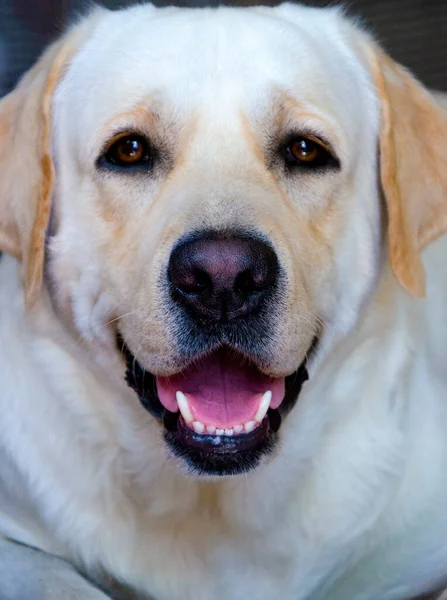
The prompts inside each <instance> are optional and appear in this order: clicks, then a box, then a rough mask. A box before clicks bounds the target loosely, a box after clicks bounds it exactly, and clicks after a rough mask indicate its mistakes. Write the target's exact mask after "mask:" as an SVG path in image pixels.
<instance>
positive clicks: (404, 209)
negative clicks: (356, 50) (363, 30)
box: [371, 48, 447, 298]
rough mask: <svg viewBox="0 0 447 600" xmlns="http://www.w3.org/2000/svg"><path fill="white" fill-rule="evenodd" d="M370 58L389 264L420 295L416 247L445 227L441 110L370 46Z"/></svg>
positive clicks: (445, 129)
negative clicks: (378, 111)
mask: <svg viewBox="0 0 447 600" xmlns="http://www.w3.org/2000/svg"><path fill="white" fill-rule="evenodd" d="M371 60H372V63H373V69H374V74H375V78H376V84H377V89H378V93H379V97H380V101H381V131H380V178H381V184H382V189H383V194H384V197H385V202H386V207H387V212H388V249H389V257H390V262H391V267H392V269H393V271H394V273H395V275H396V277H397V279H398V280H399V282H400V283H401V285H402V286H403V287H404V288H405V289H406V290H407V292H409V293H410V294H411V295H412V296H414V297H419V298H420V297H423V296H424V295H425V271H424V267H423V264H422V260H421V255H420V252H421V250H422V249H423V248H424V247H425V246H426V245H427V244H429V243H430V242H432V241H434V240H435V239H436V238H437V237H438V236H440V235H442V234H443V233H445V232H447V111H445V109H444V108H442V107H441V106H440V105H439V104H438V102H437V101H436V100H435V99H434V97H433V96H432V95H431V94H430V93H429V92H428V91H427V90H426V89H425V88H424V87H423V86H422V85H421V84H420V83H419V82H418V81H417V80H416V79H415V78H414V77H413V76H412V75H411V74H410V73H409V72H408V71H407V70H406V69H404V68H403V67H402V66H401V65H399V64H397V63H396V62H394V61H393V60H392V59H391V58H389V57H388V56H387V55H386V54H385V53H384V52H383V51H382V50H380V49H378V48H375V49H374V50H373V55H372V57H371Z"/></svg>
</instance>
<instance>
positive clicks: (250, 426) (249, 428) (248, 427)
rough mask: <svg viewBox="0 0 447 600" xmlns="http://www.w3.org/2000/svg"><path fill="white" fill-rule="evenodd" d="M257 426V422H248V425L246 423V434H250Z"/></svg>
mask: <svg viewBox="0 0 447 600" xmlns="http://www.w3.org/2000/svg"><path fill="white" fill-rule="evenodd" d="M256 425H257V423H256V421H248V423H245V433H250V432H251V431H253V429H254V428H255V427H256Z"/></svg>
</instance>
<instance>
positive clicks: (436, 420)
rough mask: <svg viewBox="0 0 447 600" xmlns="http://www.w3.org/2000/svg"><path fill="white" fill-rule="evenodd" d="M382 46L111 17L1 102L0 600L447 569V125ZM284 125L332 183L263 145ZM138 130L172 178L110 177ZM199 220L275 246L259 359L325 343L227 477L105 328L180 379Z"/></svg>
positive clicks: (311, 587) (289, 11)
mask: <svg viewBox="0 0 447 600" xmlns="http://www.w3.org/2000/svg"><path fill="white" fill-rule="evenodd" d="M381 57H382V55H381V53H380V51H379V50H378V49H377V48H376V46H375V45H374V43H373V42H372V41H371V40H370V39H369V37H368V36H367V35H366V34H365V33H363V32H362V31H360V29H358V28H357V27H356V26H355V25H353V24H351V23H350V22H349V20H348V19H346V18H345V17H344V16H343V14H342V13H341V12H340V11H339V10H334V9H325V10H315V9H309V8H304V7H299V6H293V5H287V4H286V5H282V6H280V7H277V8H275V9H267V8H256V9H228V8H221V9H218V10H201V11H195V10H179V9H174V8H168V9H162V10H160V9H155V8H153V7H152V6H150V5H145V6H144V5H143V6H136V7H134V8H131V9H128V10H124V11H120V12H117V13H111V12H108V11H105V10H102V9H98V10H97V11H94V13H93V14H92V15H91V16H89V17H87V18H86V19H85V20H84V21H83V22H82V23H81V25H79V26H77V27H75V28H74V29H73V30H72V31H71V32H69V33H68V34H67V36H66V37H65V38H63V39H62V40H61V41H60V42H58V44H57V46H55V47H53V48H52V49H51V50H50V51H49V53H48V54H47V55H46V56H45V57H44V59H42V61H41V62H40V63H39V64H38V65H37V67H35V70H34V71H33V72H32V73H31V74H30V75H29V76H28V79H26V80H25V82H24V83H22V84H21V87H19V88H18V90H17V91H16V92H14V93H13V94H12V95H11V96H9V97H8V98H7V99H6V100H3V101H2V103H1V104H0V124H1V128H0V149H1V150H0V160H1V161H2V171H3V174H2V184H1V185H0V244H1V246H2V248H3V249H4V250H5V251H8V253H9V254H10V255H6V254H4V255H3V256H2V258H1V259H0V338H1V349H0V410H1V415H2V416H1V419H0V534H1V536H2V539H3V542H2V544H1V545H0V574H2V577H0V598H1V600H28V599H29V600H50V599H51V600H53V599H54V600H56V598H58V599H59V598H63V597H67V598H70V599H76V600H77V599H78V598H79V599H80V598H91V599H92V600H95V599H96V598H97V599H98V600H99V599H100V598H103V597H104V595H103V593H102V592H100V591H99V590H98V589H96V588H94V587H93V586H91V585H90V584H88V583H87V578H88V579H90V580H91V581H97V582H100V583H102V584H104V586H105V589H106V588H107V589H108V590H109V591H108V593H110V594H113V592H112V591H111V590H112V587H113V586H112V584H110V581H111V580H112V579H116V580H119V581H121V582H122V583H123V584H125V585H126V586H128V587H129V588H130V589H131V590H133V591H132V595H134V594H135V595H134V597H135V598H140V597H141V598H153V599H154V600H192V599H194V600H222V599H225V600H246V599H247V598H250V599H251V600H277V599H281V600H348V599H349V600H406V599H409V598H412V597H415V596H417V595H418V594H422V593H424V592H429V591H431V590H434V589H436V588H439V587H441V586H442V584H443V583H444V582H446V580H447V505H446V497H447V435H446V430H447V358H446V356H447V342H446V340H447V268H446V256H447V239H446V238H445V236H442V234H443V223H445V219H446V216H447V203H446V202H444V201H443V199H445V198H446V197H447V188H446V187H443V186H445V180H444V179H443V177H444V176H443V172H444V171H443V169H445V170H446V171H447V168H445V163H443V162H442V161H443V160H444V156H445V150H446V147H447V141H446V138H445V137H444V136H443V133H444V130H443V127H444V126H445V122H446V117H445V115H444V113H443V112H442V111H441V109H440V108H438V107H437V105H436V104H434V103H433V104H432V101H431V100H430V98H429V95H428V94H425V92H422V91H420V90H421V88H420V86H419V84H417V83H416V82H415V81H414V80H413V79H408V81H406V85H408V90H409V91H408V93H407V94H405V97H404V100H402V99H401V98H400V99H399V105H398V104H396V100H395V97H396V94H398V92H399V89H401V85H402V81H403V79H401V77H407V76H404V75H402V72H401V70H400V68H398V67H397V66H395V64H394V63H392V62H391V61H390V59H387V58H386V59H385V58H383V57H382V58H381ZM384 61H385V62H386V61H389V64H388V63H387V65H388V66H387V67H385V66H384V64H385V63H384ZM390 65H391V66H390ZM381 76H383V77H385V87H387V94H385V95H384V94H382V93H381V90H382V91H383V89H382V88H381V87H380V81H379V80H380V77H381ZM385 96H387V97H385ZM416 97H417V99H418V101H419V98H420V97H421V98H422V100H420V102H422V105H423V108H424V110H425V111H426V115H427V121H426V124H425V125H424V123H422V122H421V123H419V122H418V125H417V127H416V125H415V120H414V119H415V118H417V116H418V114H419V113H418V112H417V110H416V109H415V102H414V101H413V100H414V98H416ZM401 104H402V106H400V105H401ZM387 107H388V108H390V107H391V108H392V111H391V113H392V117H391V118H392V119H393V123H392V131H393V132H394V134H395V147H394V150H393V149H392V148H391V149H390V147H389V146H387V145H386V141H384V140H385V138H384V118H385V117H384V111H385V110H386V108H387ZM391 113H390V114H391ZM424 114H425V113H424ZM404 115H408V120H407V121H405V123H406V124H407V125H408V124H410V125H408V126H407V125H405V126H404V125H403V123H404V121H403V120H402V119H403V118H404V117H403V116H404ZM291 123H292V124H293V126H294V127H295V128H297V129H306V128H312V129H316V130H317V131H318V132H320V133H321V135H322V136H324V137H325V138H326V139H328V140H329V141H330V142H331V143H332V144H333V146H334V148H335V149H336V151H337V153H338V154H339V156H340V158H341V163H342V169H341V171H340V173H336V174H320V175H318V176H313V175H305V176H303V177H302V178H295V179H293V180H291V179H290V178H289V179H288V178H287V177H285V176H284V173H282V172H280V170H278V169H277V170H275V167H272V166H271V164H270V163H268V161H267V160H266V158H265V156H264V154H263V152H264V150H263V149H264V148H265V144H266V139H268V138H269V135H271V136H272V137H273V138H275V137H276V138H278V139H279V140H280V139H281V136H282V135H283V134H284V132H286V131H287V130H288V128H289V129H290V125H291ZM430 124H436V128H434V127H433V128H432V129H430V128H429V125H430ZM136 126H138V127H139V128H143V129H145V131H147V133H148V136H149V137H150V138H151V139H156V140H157V141H158V142H159V144H160V145H161V146H162V147H164V148H166V153H167V155H169V156H170V157H171V158H170V160H171V163H170V170H169V174H166V173H165V172H161V173H159V175H158V178H156V179H153V178H152V179H150V178H148V179H147V180H143V181H142V180H141V178H140V179H132V178H129V177H124V178H122V179H120V178H119V177H111V176H103V175H101V174H100V173H98V170H97V168H96V166H95V161H96V158H97V156H98V154H99V153H100V151H101V148H102V146H103V145H104V144H105V143H107V140H108V139H110V137H111V136H112V135H113V133H114V132H116V130H117V129H120V128H122V127H125V128H131V127H136ZM446 127H447V126H446ZM434 129H436V131H435V133H436V135H432V133H430V132H433V131H434ZM415 131H417V134H418V135H416V133H415ZM446 131H447V129H446ZM404 140H405V141H404ZM379 145H380V157H381V160H382V163H381V164H379V162H378V160H377V155H378V149H379ZM416 151H417V152H419V154H418V157H420V158H419V159H418V160H419V164H420V169H415V168H412V169H407V170H406V171H405V173H406V175H405V177H400V175H401V174H402V173H403V172H404V167H405V165H407V164H409V163H406V160H407V157H408V156H409V155H408V153H411V152H416ZM393 152H396V154H397V155H398V157H397V159H396V157H393V156H391V154H392V153H393ZM384 157H385V158H384ZM393 160H395V162H396V165H397V166H396V165H395V166H394V170H393V169H392V168H391V167H390V165H391V164H394V163H393ZM429 162H430V165H431V166H432V167H433V170H430V169H431V167H430V168H429V164H428V163H429ZM438 167H439V173H440V175H439V173H438V170H437V169H438ZM428 171H430V174H431V175H430V177H432V179H429V178H428V176H427V177H426V178H425V179H424V177H425V175H426V173H427V172H428ZM409 172H410V176H408V173H409ZM384 173H388V176H389V177H388V178H387V176H385V175H384ZM380 175H382V184H381V185H380V184H379V179H380ZM438 175H439V178H438V180H437V179H436V176H438ZM399 177H400V178H399ZM389 186H391V187H389ZM393 186H395V187H393ZM396 186H397V187H396ZM383 199H384V201H383V202H382V200H383ZM406 199H410V200H409V202H410V201H411V205H410V204H409V203H406ZM50 201H52V219H51V223H50V225H49V227H48V217H49V212H48V211H49V203H50ZM422 203H425V204H422ZM421 207H422V208H421ZM402 215H404V217H403V216H402ZM402 219H404V221H405V223H404V224H403V221H402ZM203 225H206V226H232V225H237V226H239V227H253V226H255V227H257V228H258V229H260V230H261V231H262V232H264V233H265V234H266V235H268V236H269V238H270V239H271V240H272V243H273V244H274V245H275V248H276V250H277V252H278V255H279V258H280V261H281V264H282V265H283V267H284V269H285V271H286V273H287V276H288V287H287V290H286V292H285V294H284V298H283V305H282V307H281V313H280V317H278V316H277V315H276V316H275V318H276V321H277V324H276V329H275V331H276V338H275V342H276V345H275V351H274V353H272V356H271V361H270V363H269V364H266V365H264V367H265V370H266V371H268V372H270V373H271V374H272V375H276V376H278V375H284V374H289V373H291V372H293V371H294V370H295V369H296V368H297V366H298V365H299V364H300V362H301V361H302V359H303V357H304V355H305V353H306V351H307V349H308V347H309V344H310V342H311V340H312V338H313V336H314V334H315V332H316V331H320V333H321V342H320V345H319V347H318V349H317V352H316V354H315V356H314V357H313V358H312V360H311V362H310V366H309V370H310V380H309V382H308V383H307V384H306V385H305V386H304V388H303V390H302V392H301V394H300V396H299V399H298V402H297V405H296V406H295V408H294V409H293V411H292V413H291V414H290V415H289V416H288V418H287V419H286V421H285V422H284V424H283V426H282V428H281V432H282V433H281V446H280V450H279V451H278V452H277V453H276V455H275V456H274V458H273V459H272V460H270V462H267V463H265V464H262V465H261V466H260V467H259V468H258V469H257V470H256V471H254V472H253V473H251V474H248V475H246V476H243V477H242V476H241V477H239V476H235V477H234V478H227V479H222V480H200V479H197V478H194V477H192V476H190V475H188V474H186V473H185V472H183V471H182V469H181V467H180V466H179V465H178V464H177V463H176V462H175V461H174V460H173V459H172V457H170V456H168V454H167V450H166V448H165V445H164V442H163V439H162V436H161V428H160V425H159V424H158V423H157V422H156V421H155V420H154V419H153V418H152V417H151V416H150V415H149V414H148V413H147V412H145V410H144V409H143V408H142V407H141V406H140V404H139V402H138V399H137V397H136V395H135V394H134V392H133V391H132V390H130V389H129V388H128V387H127V386H126V384H125V382H124V364H123V361H122V358H121V356H120V355H119V354H118V352H117V351H116V348H115V344H114V335H115V328H116V324H117V322H118V321H119V322H120V327H121V330H122V332H123V333H124V335H125V337H126V340H127V341H128V343H129V344H130V345H131V347H132V348H133V350H134V352H135V353H136V354H137V356H138V359H139V360H140V361H141V362H142V364H144V366H145V367H146V368H147V369H149V370H150V371H152V372H155V373H160V374H169V373H172V372H175V370H176V369H177V370H178V368H179V363H178V361H179V360H180V359H179V357H178V356H177V355H176V353H175V350H174V345H173V335H174V333H173V329H172V323H171V321H170V319H171V318H172V317H171V315H170V314H169V312H168V311H166V310H165V305H164V300H163V297H162V296H160V294H159V291H158V290H159V288H158V286H157V281H158V280H159V277H160V274H161V273H162V272H163V269H164V268H165V265H166V261H167V258H168V255H169V251H170V248H171V247H172V245H173V244H174V243H175V241H176V240H177V239H178V238H179V237H180V236H181V235H183V234H184V233H185V232H187V231H189V230H191V229H192V228H194V227H200V226H203ZM387 228H388V229H387ZM387 231H388V234H387V233H386V232H387ZM45 235H46V237H47V242H48V243H47V248H46V257H45V261H46V266H45V270H44V264H43V257H44V252H43V245H42V244H43V240H44V238H45ZM390 236H391V237H390ZM435 238H437V240H436V241H432V240H434V239H435ZM30 239H31V240H32V242H30ZM428 242H431V243H430V244H428ZM424 246H426V247H425V250H424V251H423V252H422V254H421V256H422V259H421V260H422V262H423V266H422V263H421V264H420V263H419V260H420V259H419V252H420V251H421V250H422V248H423V247H424ZM390 249H391V250H390ZM390 252H391V255H392V261H391V262H390V260H389V253H390ZM424 270H425V272H424ZM424 278H425V283H424ZM42 280H43V283H42ZM424 292H425V293H426V297H425V298H424V299H416V298H415V297H413V296H416V295H423V294H424ZM412 293H413V296H412V295H411V294H412ZM321 324H323V325H322V329H321ZM11 541H13V542H19V543H20V544H23V545H25V546H31V547H33V548H34V549H37V550H40V551H42V553H39V552H37V553H36V556H37V557H38V558H34V554H33V551H31V550H29V549H28V548H26V547H22V546H17V545H16V544H12V543H10V542H11ZM21 548H23V554H21V556H18V555H17V552H18V549H19V554H20V549H21ZM43 553H47V554H43ZM47 555H52V556H47ZM54 557H58V558H60V559H63V560H64V561H66V562H63V561H60V560H57V559H56V558H54ZM11 565H14V566H15V569H16V570H17V571H18V573H19V574H17V572H15V571H14V572H13V570H12V566H11ZM20 565H22V566H23V568H22V569H20ZM70 565H74V566H76V567H77V568H78V569H79V570H80V572H82V574H83V576H85V578H86V579H81V576H79V577H78V576H77V575H76V572H75V571H74V570H73V569H72V567H71V566H70ZM34 582H36V583H34ZM2 586H3V587H2ZM55 590H56V591H55ZM64 593H65V594H66V596H64V595H63V594H64Z"/></svg>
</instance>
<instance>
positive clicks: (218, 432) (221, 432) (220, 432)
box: [216, 429, 225, 435]
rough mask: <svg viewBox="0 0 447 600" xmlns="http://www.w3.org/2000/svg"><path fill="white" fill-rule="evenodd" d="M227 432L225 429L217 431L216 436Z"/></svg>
mask: <svg viewBox="0 0 447 600" xmlns="http://www.w3.org/2000/svg"><path fill="white" fill-rule="evenodd" d="M224 433H225V431H224V430H223V429H216V435H223V434H224Z"/></svg>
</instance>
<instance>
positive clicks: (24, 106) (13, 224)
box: [0, 11, 99, 306]
mask: <svg viewBox="0 0 447 600" xmlns="http://www.w3.org/2000/svg"><path fill="white" fill-rule="evenodd" d="M98 12H99V11H95V13H93V14H92V15H91V16H90V18H88V19H87V20H86V21H84V22H82V23H81V24H80V25H77V26H76V27H74V28H73V29H71V30H70V31H69V32H68V33H67V34H66V35H65V36H64V37H63V38H62V39H61V40H59V41H58V42H56V43H55V44H54V45H53V46H51V47H50V48H49V49H48V50H47V51H46V52H45V54H44V55H43V56H42V57H41V59H40V60H39V61H38V62H37V63H36V65H35V66H34V67H33V68H32V69H31V70H30V71H29V72H28V73H27V74H26V75H25V76H24V77H23V79H22V80H21V81H20V82H19V84H18V86H17V87H16V89H15V90H14V91H12V92H11V93H10V94H8V95H7V96H5V97H4V98H3V99H2V100H1V101H0V168H1V176H0V250H3V251H5V252H7V253H10V254H12V255H14V256H15V257H16V258H18V259H19V260H21V261H22V278H23V284H24V290H25V301H26V304H27V305H28V306H31V305H32V304H33V302H34V301H35V300H36V298H37V296H38V294H39V290H40V287H41V284H42V277H43V264H44V251H45V234H46V229H47V226H48V221H49V217H50V209H51V196H52V190H53V183H54V166H53V162H52V158H51V133H52V131H51V129H52V127H51V125H52V124H51V112H52V99H53V95H54V92H55V89H56V86H57V83H58V81H59V79H60V77H61V76H62V74H63V72H64V71H65V69H66V68H67V66H68V64H69V61H70V59H71V58H72V57H73V55H74V53H75V51H76V49H77V48H78V47H79V46H80V44H81V43H82V41H83V40H84V39H85V38H86V36H87V34H88V32H89V31H90V30H91V28H92V25H93V23H96V21H97V15H98Z"/></svg>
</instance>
